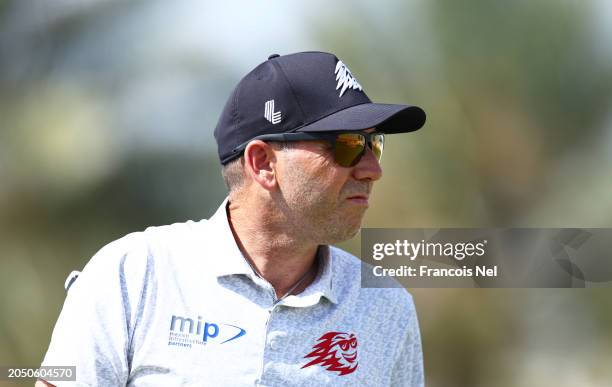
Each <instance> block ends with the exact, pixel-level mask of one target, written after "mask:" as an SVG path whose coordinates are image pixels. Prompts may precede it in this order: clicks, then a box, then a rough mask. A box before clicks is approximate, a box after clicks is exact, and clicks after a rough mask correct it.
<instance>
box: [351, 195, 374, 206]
mask: <svg viewBox="0 0 612 387" xmlns="http://www.w3.org/2000/svg"><path fill="white" fill-rule="evenodd" d="M368 199H369V195H368V194H356V195H351V196H349V197H347V198H346V200H348V201H349V202H351V203H353V204H358V205H364V206H367V205H368Z"/></svg>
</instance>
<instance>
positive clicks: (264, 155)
mask: <svg viewBox="0 0 612 387" xmlns="http://www.w3.org/2000/svg"><path fill="white" fill-rule="evenodd" d="M275 166H276V154H275V152H274V149H272V147H271V146H270V145H269V144H267V143H265V142H263V141H260V140H255V141H251V142H250V143H249V144H248V145H247V147H246V148H245V149H244V168H245V170H246V173H247V174H248V175H249V176H250V177H251V179H253V181H254V182H256V183H258V184H259V185H260V186H261V187H263V188H264V189H265V190H268V191H270V190H272V189H273V188H274V187H275V186H276V173H275V170H274V167H275Z"/></svg>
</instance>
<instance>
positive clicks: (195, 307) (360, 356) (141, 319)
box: [39, 52, 425, 386]
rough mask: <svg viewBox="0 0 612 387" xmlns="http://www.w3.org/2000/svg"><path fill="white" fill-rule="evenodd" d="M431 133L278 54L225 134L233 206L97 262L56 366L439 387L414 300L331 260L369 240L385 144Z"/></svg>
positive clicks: (79, 291) (74, 305)
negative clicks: (374, 285)
mask: <svg viewBox="0 0 612 387" xmlns="http://www.w3.org/2000/svg"><path fill="white" fill-rule="evenodd" d="M424 122H425V113H424V112H423V110H421V109H420V108H418V107H412V106H404V105H384V104H373V103H371V101H370V100H369V98H368V97H367V96H366V94H365V93H364V92H363V90H362V87H361V85H360V84H359V83H358V81H357V80H356V79H355V78H354V77H353V75H352V74H351V72H350V71H349V69H348V68H347V67H346V65H344V64H343V63H342V62H341V61H339V60H338V59H337V58H336V57H335V56H334V55H332V54H328V53H321V52H305V53H297V54H292V55H286V56H279V55H271V56H270V57H269V58H268V60H267V61H265V62H264V63H262V64H260V65H259V66H257V67H256V68H255V69H254V70H253V71H251V72H250V73H249V74H247V75H246V76H245V77H244V78H243V79H242V80H241V81H240V83H239V84H238V86H237V87H236V88H235V90H234V91H233V93H232V94H231V96H230V98H229V100H228V102H227V104H226V106H225V109H224V111H223V113H222V114H221V117H220V119H219V123H218V125H217V127H216V129H215V138H216V140H217V144H218V151H219V158H220V161H221V164H222V165H223V177H224V179H225V181H226V184H227V185H228V188H229V197H228V199H226V200H225V202H224V203H223V204H222V205H221V206H220V207H219V209H218V210H217V212H216V213H215V214H214V215H213V217H212V218H211V219H210V220H202V221H200V222H197V223H194V222H187V223H181V224H174V225H170V226H164V227H152V228H149V229H147V230H146V231H144V232H141V233H134V234H130V235H128V236H126V237H124V238H122V239H120V240H118V241H115V242H113V243H111V244H109V245H108V246H106V247H104V248H103V249H102V250H101V251H100V252H99V253H98V254H96V255H95V256H94V257H93V258H92V260H91V261H90V262H89V263H88V264H87V266H86V267H85V269H84V270H83V273H82V274H81V275H80V276H79V278H78V279H77V280H76V281H75V282H74V285H73V286H72V287H71V288H70V290H69V292H68V296H67V299H66V302H65V304H64V307H63V310H62V313H61V315H60V317H59V320H58V322H57V324H56V326H55V330H54V332H53V337H52V340H51V344H50V347H49V350H48V352H47V355H46V357H45V360H44V362H43V365H49V366H51V365H76V368H77V371H76V373H77V379H78V380H79V381H82V382H83V383H89V384H93V385H104V386H110V385H114V386H118V385H126V384H127V385H178V384H185V385H207V386H208V385H210V386H220V385H228V386H239V385H266V386H285V385H304V386H313V385H334V386H336V385H348V386H356V385H360V386H361V385H371V386H421V385H423V368H422V367H423V366H422V353H421V344H420V336H419V330H418V323H417V319H416V314H415V310H414V304H413V301H412V298H411V297H410V295H409V294H408V293H407V292H406V291H405V290H404V289H397V288H396V289H362V288H361V287H360V261H359V260H358V259H357V258H356V257H353V256H352V255H350V254H348V253H346V252H344V251H342V250H340V249H337V248H334V247H330V246H329V245H330V244H332V243H337V242H339V241H343V240H346V239H349V238H351V237H352V236H354V235H355V234H356V233H357V232H358V230H359V228H360V225H361V220H362V217H363V215H364V212H365V210H366V209H367V207H368V200H369V195H370V193H371V190H372V186H373V184H374V182H376V181H377V180H378V179H380V177H381V175H382V170H381V167H380V164H379V161H380V157H381V154H382V150H383V145H384V133H400V132H409V131H413V130H417V129H419V128H420V127H421V126H422V125H423V124H424ZM39 383H43V382H42V381H39ZM58 384H59V383H58Z"/></svg>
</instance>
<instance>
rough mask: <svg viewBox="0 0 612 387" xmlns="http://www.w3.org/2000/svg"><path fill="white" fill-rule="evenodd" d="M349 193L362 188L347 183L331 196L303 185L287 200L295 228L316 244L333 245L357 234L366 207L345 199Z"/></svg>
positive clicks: (290, 194) (287, 196)
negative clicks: (336, 194)
mask: <svg viewBox="0 0 612 387" xmlns="http://www.w3.org/2000/svg"><path fill="white" fill-rule="evenodd" d="M304 185H305V184H304ZM348 192H363V190H360V191H357V190H356V189H355V187H350V186H348V185H347V186H345V187H343V189H342V190H341V192H340V195H339V196H338V197H331V196H330V195H326V194H324V193H322V192H320V191H318V190H316V187H313V186H309V187H305V186H302V187H300V188H299V189H296V190H294V191H293V192H291V193H288V194H287V195H286V200H287V203H288V207H289V208H290V209H291V214H292V216H291V218H292V221H291V223H292V224H293V227H294V229H295V231H296V232H298V233H299V234H300V235H302V236H303V237H304V238H306V239H308V240H311V241H313V242H315V243H317V244H334V243H338V242H342V241H345V240H348V239H351V238H352V237H354V236H355V235H356V234H357V233H358V232H359V229H360V228H361V221H362V219H363V216H364V214H365V211H366V207H365V206H354V205H351V204H349V203H348V202H347V201H346V199H345V198H346V196H347V195H348V194H350V193H348Z"/></svg>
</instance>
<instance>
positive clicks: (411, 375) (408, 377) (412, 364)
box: [391, 296, 425, 387]
mask: <svg viewBox="0 0 612 387" xmlns="http://www.w3.org/2000/svg"><path fill="white" fill-rule="evenodd" d="M409 297H410V303H409V308H408V316H409V319H408V324H407V328H406V336H405V339H404V341H403V345H402V347H401V348H400V351H399V356H398V357H397V359H396V361H395V364H394V365H393V370H392V374H391V385H392V386H405V387H423V386H424V385H425V376H424V372H423V350H422V347H421V334H420V332H419V322H418V319H417V314H416V309H415V307H414V302H413V300H412V296H409Z"/></svg>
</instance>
